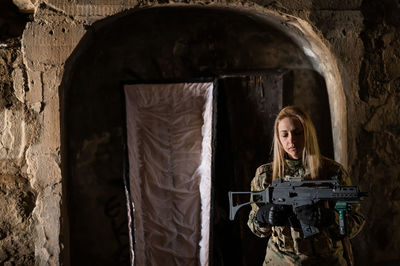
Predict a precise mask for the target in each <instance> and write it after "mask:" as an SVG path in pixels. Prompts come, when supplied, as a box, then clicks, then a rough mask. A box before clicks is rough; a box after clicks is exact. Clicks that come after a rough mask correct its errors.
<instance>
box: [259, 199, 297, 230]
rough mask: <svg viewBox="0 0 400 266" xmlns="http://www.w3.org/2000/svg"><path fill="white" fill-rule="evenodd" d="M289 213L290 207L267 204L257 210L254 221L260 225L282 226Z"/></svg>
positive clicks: (286, 221) (286, 220)
mask: <svg viewBox="0 0 400 266" xmlns="http://www.w3.org/2000/svg"><path fill="white" fill-rule="evenodd" d="M291 213H292V211H291V206H286V205H277V204H271V203H268V204H265V205H263V206H261V207H260V208H259V209H258V212H257V215H256V219H257V222H258V223H259V224H260V225H266V224H270V225H273V226H284V225H286V224H288V218H289V216H290V215H291Z"/></svg>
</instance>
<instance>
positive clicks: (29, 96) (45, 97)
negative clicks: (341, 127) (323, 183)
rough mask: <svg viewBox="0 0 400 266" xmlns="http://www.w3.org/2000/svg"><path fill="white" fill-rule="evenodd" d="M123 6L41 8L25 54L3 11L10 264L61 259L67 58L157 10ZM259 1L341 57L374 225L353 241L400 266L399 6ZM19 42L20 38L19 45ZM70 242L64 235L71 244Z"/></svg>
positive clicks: (361, 180) (54, 4)
mask: <svg viewBox="0 0 400 266" xmlns="http://www.w3.org/2000/svg"><path fill="white" fill-rule="evenodd" d="M121 2H122V1H117V0H115V1H106V0H103V1H100V0H99V1H96V3H93V1H89V0H87V1H86V0H76V1H67V0H65V1H63V0H48V1H45V0H42V1H38V3H36V7H37V9H36V13H35V17H34V20H33V22H32V23H29V24H28V26H27V28H26V29H25V32H24V35H23V37H22V44H23V45H22V49H21V48H20V42H19V40H20V39H18V36H20V35H18V34H14V35H13V34H10V33H11V32H18V31H20V30H21V26H18V25H22V27H23V26H24V24H25V21H24V20H23V19H22V23H21V21H20V20H19V21H18V23H8V22H10V21H12V22H14V21H13V19H14V18H13V16H14V15H7V16H5V15H4V12H1V16H0V25H8V26H7V27H8V29H7V27H0V29H1V30H0V35H2V36H6V37H5V38H3V39H2V40H1V42H0V74H1V77H0V93H1V96H2V97H1V100H0V117H1V119H0V120H1V123H0V126H1V128H2V129H3V130H2V131H1V133H0V134H1V143H0V144H1V147H0V158H1V160H0V163H1V166H2V167H1V169H0V171H1V175H0V176H1V178H0V185H1V193H3V195H5V196H4V197H2V200H1V201H0V208H3V209H4V208H6V209H7V210H9V211H8V212H7V215H4V216H2V217H1V218H0V229H1V230H0V244H1V245H0V246H1V249H0V263H6V262H7V261H9V262H10V263H11V261H14V263H15V264H28V265H29V264H33V259H32V258H33V256H35V257H36V258H35V261H36V263H37V264H39V265H45V264H52V263H54V264H58V262H59V255H60V250H61V245H60V238H59V237H60V233H61V232H60V230H61V229H60V217H61V207H60V204H61V196H62V186H61V184H62V183H61V182H62V178H61V176H62V172H61V166H62V164H61V154H60V152H61V147H62V143H61V138H60V117H59V109H60V105H59V98H58V97H59V94H58V88H59V85H60V82H61V79H62V78H63V74H64V64H65V60H66V59H67V58H68V57H69V55H70V53H71V51H72V50H73V49H74V48H75V47H76V45H77V44H78V42H79V41H80V39H81V37H82V36H83V35H84V34H85V32H86V31H87V29H88V28H90V25H92V23H93V22H95V21H98V20H100V19H103V18H106V17H107V16H110V15H113V14H117V13H119V12H122V11H124V10H126V9H129V8H133V7H135V6H137V5H141V6H145V5H153V4H155V3H156V1H138V2H137V1H133V0H132V1H123V4H121ZM161 2H162V4H164V5H168V4H172V1H171V3H169V2H168V1H160V3H161ZM183 2H184V1H183ZM193 3H194V1H193V2H191V3H185V4H187V5H190V4H193ZM197 3H201V1H197ZM203 3H208V4H210V3H211V4H212V2H211V1H204V2H203ZM254 3H255V4H256V5H258V6H260V7H265V8H266V9H272V10H277V11H280V12H284V13H288V14H291V15H294V16H297V17H300V18H302V19H304V20H305V21H307V22H309V23H310V24H312V25H313V26H314V29H315V31H316V32H317V33H318V34H320V36H321V38H323V40H324V42H325V43H326V44H327V45H328V46H329V47H330V48H331V50H332V51H333V53H334V54H335V55H336V57H337V59H338V62H339V67H340V70H341V73H342V77H343V81H344V86H345V93H346V97H347V99H346V100H347V102H348V105H347V108H348V121H347V122H348V130H349V136H348V141H349V165H350V168H349V170H350V173H351V176H352V179H353V182H355V183H357V184H359V185H360V186H361V188H362V189H363V190H368V191H369V193H370V196H369V198H368V199H367V200H366V201H365V203H364V204H363V206H362V210H363V211H364V213H365V214H366V215H367V218H368V223H367V225H366V227H365V229H364V231H363V232H362V234H361V235H360V236H358V237H357V238H356V239H354V240H353V244H354V247H355V254H356V259H357V261H358V263H359V264H360V265H365V264H374V263H375V264H379V263H385V264H387V265H390V264H392V265H395V264H396V263H397V264H398V263H399V260H400V258H399V254H400V247H399V243H400V242H399V240H400V229H399V225H398V223H399V221H400V219H399V218H400V217H399V213H400V197H399V196H398V194H399V190H400V187H399V177H400V170H399V169H400V167H399V164H400V159H399V150H400V140H399V133H400V130H399V128H400V127H399V119H398V114H399V111H400V110H399V104H398V102H399V98H400V97H399V96H400V95H399V93H400V91H399V86H400V84H399V83H400V82H399V76H400V70H399V57H400V55H399V54H400V51H399V48H398V47H400V46H399V39H400V38H399V34H400V30H399V15H398V14H399V12H400V11H399V3H398V1H395V0H384V1H375V0H364V1H362V0H353V1H324V0H295V1H293V0H278V1H277V0H274V1H272V0H256V1H254ZM220 4H223V3H220ZM227 5H231V6H234V5H233V4H232V3H231V4H227ZM3 10H5V9H2V11H3ZM1 23H3V24H1ZM4 23H5V24H4ZM6 29H7V30H6ZM14 30H15V31H14ZM19 34H20V33H19ZM13 37H17V39H16V40H11V39H12V38H13ZM64 78H65V77H64ZM67 78H68V77H67ZM62 96H63V95H61V97H62ZM64 185H65V184H64ZM64 187H65V186H64ZM3 188H4V189H3ZM4 202H5V203H4ZM6 204H7V205H6ZM64 238H65V235H61V240H64ZM16 243H18V244H16ZM15 245H22V246H23V247H22V246H21V247H19V248H15V247H16V246H15ZM33 253H35V254H33Z"/></svg>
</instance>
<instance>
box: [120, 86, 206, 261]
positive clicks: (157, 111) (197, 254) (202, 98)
mask: <svg viewBox="0 0 400 266" xmlns="http://www.w3.org/2000/svg"><path fill="white" fill-rule="evenodd" d="M212 89H213V84H212V83H177V84H135V85H125V87H124V90H125V99H126V119H127V142H128V154H129V183H130V193H131V200H132V206H133V209H134V229H135V230H134V233H133V234H134V237H133V239H134V257H135V263H136V265H138V266H142V265H143V266H144V265H208V250H209V224H210V219H209V214H210V186H211V181H210V180H211V120H212Z"/></svg>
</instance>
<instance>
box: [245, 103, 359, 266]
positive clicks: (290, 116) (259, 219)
mask: <svg viewBox="0 0 400 266" xmlns="http://www.w3.org/2000/svg"><path fill="white" fill-rule="evenodd" d="M335 176H336V177H337V179H338V182H339V183H340V184H341V185H346V186H350V185H351V182H350V179H349V177H348V175H347V173H346V171H345V170H344V168H343V167H342V166H341V165H340V164H339V163H337V162H335V161H333V160H330V159H328V158H326V157H323V156H321V154H320V152H319V147H318V142H317V137H316V132H315V128H314V125H313V123H312V122H311V120H310V118H309V116H308V115H307V114H306V113H305V112H304V111H302V110H301V109H300V108H298V107H294V106H288V107H286V108H284V109H282V110H281V112H280V113H279V114H278V116H277V118H276V120H275V125H274V160H273V162H272V163H269V164H265V165H262V166H260V167H259V168H258V169H257V171H256V175H255V177H254V179H253V181H252V182H251V190H252V191H260V190H264V189H266V188H267V187H268V186H269V185H270V184H271V182H272V180H273V179H275V178H278V177H279V178H282V179H283V180H284V181H296V180H297V181H299V180H318V179H319V180H326V179H331V178H333V177H335ZM295 213H296V214H294V212H293V210H292V208H291V206H282V205H274V204H266V205H263V206H260V207H259V206H257V205H256V204H252V210H251V212H250V215H249V221H248V226H249V227H250V229H251V231H252V232H253V233H254V234H256V235H257V236H259V237H270V239H269V241H268V246H267V254H266V256H265V260H264V264H263V265H274V266H276V265H353V257H352V252H351V246H350V242H349V239H350V238H352V237H354V236H355V235H357V234H358V232H360V230H361V229H362V227H363V225H364V218H363V216H362V215H361V214H360V213H359V205H353V210H352V211H349V212H348V217H347V236H346V237H343V236H342V235H340V233H339V225H338V220H339V218H338V214H337V212H335V210H334V203H328V202H319V203H318V204H316V205H308V206H305V207H302V208H298V209H296V211H295ZM299 221H301V222H303V223H304V224H307V225H313V226H316V227H317V228H318V229H319V233H318V234H316V235H313V236H311V237H308V238H304V237H303V234H302V230H301V229H300V226H299V224H300V223H299Z"/></svg>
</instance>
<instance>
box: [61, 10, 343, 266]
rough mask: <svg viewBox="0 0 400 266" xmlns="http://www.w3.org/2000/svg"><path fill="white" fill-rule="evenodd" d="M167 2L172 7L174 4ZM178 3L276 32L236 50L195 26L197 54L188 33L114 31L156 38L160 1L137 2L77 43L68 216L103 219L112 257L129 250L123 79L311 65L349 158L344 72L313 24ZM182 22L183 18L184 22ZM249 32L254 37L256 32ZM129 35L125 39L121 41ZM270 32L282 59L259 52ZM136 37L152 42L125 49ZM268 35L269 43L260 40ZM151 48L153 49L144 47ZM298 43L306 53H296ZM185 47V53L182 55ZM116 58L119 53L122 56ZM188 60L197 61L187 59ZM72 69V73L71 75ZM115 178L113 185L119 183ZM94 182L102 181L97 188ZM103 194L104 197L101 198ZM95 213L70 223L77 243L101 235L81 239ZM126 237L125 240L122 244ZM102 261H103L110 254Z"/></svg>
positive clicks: (68, 91) (69, 125) (69, 102)
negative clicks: (164, 36) (162, 39)
mask: <svg viewBox="0 0 400 266" xmlns="http://www.w3.org/2000/svg"><path fill="white" fill-rule="evenodd" d="M165 8H170V10H173V7H171V6H169V7H165ZM174 8H176V9H175V12H177V10H180V12H185V14H187V13H190V12H199V10H201V12H203V13H201V14H207V16H211V15H210V14H211V13H212V12H214V14H224V15H230V16H232V17H236V18H237V17H240V18H241V19H242V21H245V22H246V23H249V24H248V28H247V29H250V28H252V26H254V28H255V29H258V30H260V31H261V30H262V29H264V31H265V28H268V31H270V32H272V33H270V35H268V36H264V37H265V38H266V39H264V40H263V39H262V38H261V40H258V41H257V42H255V45H254V46H251V44H250V42H249V43H248V44H247V45H248V46H245V47H247V50H246V49H245V50H240V49H239V54H235V53H234V52H235V50H234V49H236V48H239V45H238V46H237V47H235V46H234V44H232V43H231V45H233V48H234V49H232V50H229V49H228V50H226V49H225V50H224V49H223V47H224V46H223V45H224V43H220V44H218V43H217V44H215V43H212V42H209V40H207V38H202V37H198V36H196V35H195V34H196V33H194V32H193V33H192V34H193V35H192V36H194V37H193V38H192V39H189V41H191V42H190V43H189V44H190V45H195V47H196V48H197V49H196V50H197V51H199V50H200V51H203V54H202V53H201V52H199V53H198V54H197V55H196V54H191V50H190V49H185V46H187V45H188V39H185V38H183V39H179V38H178V37H175V38H174V42H173V43H171V44H170V46H168V45H165V43H164V44H163V45H164V46H157V45H155V44H156V43H155V42H154V43H152V42H149V40H150V39H151V38H149V37H147V38H137V39H135V38H133V39H129V38H128V39H127V38H125V39H124V38H120V39H119V38H116V36H117V35H116V33H115V30H116V29H117V28H116V26H117V27H118V26H120V28H119V29H122V30H124V29H125V30H126V34H128V32H129V30H130V32H134V33H140V34H141V33H143V34H144V33H145V34H150V35H145V36H151V37H152V38H157V35H158V34H159V33H160V32H161V31H155V32H153V33H152V32H151V29H153V28H154V27H149V26H151V25H146V23H149V20H146V19H145V18H149V17H151V16H153V21H155V22H157V21H158V23H163V21H162V20H160V16H161V17H162V14H163V13H162V12H163V11H162V9H163V7H154V8H149V9H142V10H133V11H132V13H129V14H123V15H117V16H116V17H114V18H111V19H105V20H103V21H100V22H98V23H96V24H94V26H93V28H92V30H90V31H89V32H88V33H87V34H86V35H85V36H84V38H83V39H82V40H81V42H80V44H79V45H78V46H77V47H76V49H75V51H74V53H73V54H72V56H71V57H70V59H69V60H67V65H66V72H65V74H64V75H65V76H64V77H65V79H64V81H63V84H62V86H61V88H62V89H63V90H64V93H65V96H66V97H65V105H64V108H65V109H64V110H63V112H64V115H65V120H64V121H62V123H63V122H64V123H66V127H65V128H64V129H65V130H66V132H67V138H68V139H67V143H68V146H67V147H66V149H67V154H68V157H67V158H68V165H67V168H68V178H69V187H68V191H69V193H70V195H72V197H73V199H72V201H75V202H74V203H73V204H72V205H70V210H69V211H70V212H69V215H70V217H80V216H81V215H82V214H84V213H85V210H87V211H89V213H90V215H91V217H92V218H95V220H96V222H97V223H98V224H97V225H96V226H99V227H101V228H102V229H101V230H103V231H102V232H105V234H108V236H105V239H106V238H117V239H118V241H117V242H116V243H114V244H115V245H114V244H113V245H114V246H112V248H113V249H115V250H114V251H112V252H113V254H112V256H114V257H113V258H112V259H119V258H121V257H120V255H121V254H120V252H125V251H124V250H125V249H126V246H124V243H125V242H123V241H125V240H127V239H126V238H125V240H122V238H124V234H125V233H126V232H124V231H123V230H122V231H118V228H121V225H123V224H124V222H125V221H124V220H123V219H122V218H121V217H122V216H123V214H124V210H125V209H124V199H123V193H122V194H121V191H120V190H119V189H118V187H119V188H121V187H122V186H121V184H119V183H118V182H119V181H122V180H120V179H119V176H121V171H122V168H121V164H122V161H121V158H122V157H121V158H120V157H118V156H113V155H115V154H122V152H121V151H122V150H121V147H120V146H119V145H120V142H121V138H122V135H123V134H122V132H121V130H122V129H123V123H124V121H123V120H122V116H121V109H120V108H121V102H120V101H121V99H120V91H119V90H120V84H121V82H123V81H124V80H140V81H149V80H158V81H159V80H171V79H172V80H174V79H187V78H199V77H209V76H217V75H224V74H229V73H231V72H237V71H241V70H243V69H244V70H245V71H248V70H249V69H251V68H252V67H253V68H254V66H255V63H256V67H255V68H256V69H261V70H262V69H264V70H265V69H275V68H287V67H289V68H310V69H314V70H315V71H316V72H318V73H319V74H320V75H321V76H323V77H324V79H325V83H326V88H327V91H328V97H329V102H330V111H331V118H332V125H333V126H332V131H333V142H334V151H335V157H336V159H337V160H338V161H340V162H342V163H343V164H345V165H346V164H347V155H346V150H347V141H346V128H347V127H346V107H345V98H344V92H343V86H342V84H341V79H340V73H339V70H338V67H337V65H336V63H335V60H334V57H333V56H332V54H331V53H330V51H329V49H328V48H327V47H326V46H325V45H324V43H323V41H322V40H321V39H320V38H319V37H318V36H317V34H315V32H314V31H313V30H312V28H311V26H310V25H308V24H307V23H306V22H305V21H302V20H300V19H297V18H294V17H290V16H287V15H284V14H280V13H277V12H272V11H268V10H263V9H257V8H256V9H255V8H244V7H226V6H214V7H213V8H204V7H199V6H196V7H188V6H185V7H182V6H176V7H174ZM154 14H156V15H154ZM160 14H161V15H160ZM164 15H165V14H164ZM146 16H147V17H146ZM137 17H139V18H142V19H137V20H134V21H135V23H139V26H138V24H135V23H133V22H132V20H129V19H128V18H131V19H132V18H137ZM215 18H216V17H215ZM225 19H227V18H225ZM210 21H211V22H210V25H212V27H210V26H209V27H208V28H206V29H205V30H204V32H212V30H213V27H216V25H217V24H218V23H216V22H215V20H210ZM140 23H142V24H140ZM213 23H214V24H213ZM238 24H239V23H238ZM160 25H161V24H160ZM174 25H176V24H174ZM249 25H252V26H249ZM184 26H185V25H182V27H184ZM124 27H125V28H124ZM135 27H136V28H135ZM140 27H143V31H135V29H136V30H138V29H140ZM159 28H162V27H159ZM198 29H202V26H198ZM225 29H226V30H227V32H228V33H230V34H232V36H234V34H236V33H234V32H233V28H229V27H228V28H225ZM229 31H232V32H229ZM217 33H218V32H217V31H216V32H214V35H215V36H217ZM140 34H139V36H140ZM174 34H175V36H179V34H180V32H175V33H174ZM249 36H250V37H251V34H249ZM271 36H272V37H273V38H271ZM288 36H289V37H288ZM203 37H204V36H203ZM250 37H249V38H250ZM227 38H229V36H228V37H227ZM127 40H128V42H127V43H124V41H127ZM129 40H130V41H129ZM250 40H251V39H250ZM266 40H270V41H271V42H273V41H275V42H277V43H280V44H284V45H282V46H281V47H280V49H286V50H285V51H286V52H288V53H289V56H286V55H285V56H286V57H285V56H284V55H280V56H281V57H279V60H275V61H273V63H271V62H268V60H267V59H270V58H264V60H263V59H262V58H261V60H260V58H259V54H268V52H270V51H272V50H271V49H272V48H271V47H272V46H268V45H265V44H266V43H267V42H266ZM277 40H278V41H277ZM132 41H136V44H137V45H138V46H137V47H136V48H143V47H145V46H146V47H150V48H149V50H146V49H144V50H141V51H142V52H138V53H135V54H134V55H133V56H132V54H130V53H129V50H127V49H120V48H122V47H125V46H126V45H127V44H132V43H133V42H132ZM263 43H264V46H263V45H262V44H263ZM172 44H173V45H172ZM219 45H220V46H219ZM285 45H286V46H285ZM296 45H297V47H296ZM160 47H161V48H160ZM165 47H167V48H165ZM249 47H251V48H252V49H253V48H254V49H255V51H257V52H258V54H257V53H256V52H255V55H251V54H250V53H248V51H250V50H251V49H249ZM299 47H300V48H299ZM168 48H171V50H168ZM268 49H270V50H268ZM291 49H293V50H291ZM150 50H152V52H151V51H150ZM193 50H194V49H193ZM143 51H144V53H143ZM146 51H147V52H148V53H149V54H146ZM166 51H167V52H166ZM299 51H300V52H302V53H299ZM151 53H153V55H152V54H151ZM185 53H188V54H185ZM291 53H292V54H291ZM165 54H167V56H165ZM127 55H128V56H127ZM182 55H184V56H183V57H182ZM221 55H223V56H221ZM232 55H238V58H239V63H237V62H235V61H230V60H231V59H232ZM146 56H149V57H148V58H149V59H151V60H147V57H146ZM251 56H253V57H251ZM274 56H275V55H274ZM290 56H292V57H293V58H298V59H299V58H300V59H299V61H300V63H293V62H290V60H288V58H290ZM189 58H190V59H189ZM249 58H250V59H249ZM118 60H121V61H120V62H119V63H117V61H118ZM185 60H192V61H190V62H189V63H188V62H187V61H185ZM204 60H205V61H204ZM246 60H248V61H246ZM257 60H259V61H257ZM110 62H111V63H110ZM171 62H172V63H171ZM204 62H206V63H204ZM257 64H258V65H257ZM116 66H117V67H116ZM238 66H239V67H238ZM143 68H144V69H145V70H143ZM177 73H178V74H177ZM106 74H107V75H108V76H106ZM67 77H68V80H66V78H67ZM104 106H107V107H108V106H111V107H114V108H115V110H110V108H104ZM77 119H82V121H84V125H82V124H80V125H76V124H75V121H77ZM109 169H113V170H109ZM118 180H119V181H118ZM115 184H116V186H114V185H115ZM96 186H98V187H97V188H96V189H95V187H96ZM89 187H90V188H93V190H90V189H88V188H89ZM94 190H97V191H99V193H98V194H96V193H93V194H89V193H87V192H88V191H92V192H93V191H94ZM72 191H75V192H76V193H77V194H79V195H81V196H79V197H76V198H74V195H77V194H73V193H74V192H72ZM104 191H106V193H107V195H106V194H103V192H104ZM110 191H111V192H112V193H110ZM113 193H114V194H113ZM82 195H83V196H82ZM104 195H106V196H104ZM87 196H88V197H87ZM82 202H88V203H89V204H88V206H87V207H88V208H86V209H85V208H83V209H82V212H79V211H78V212H71V210H74V204H75V205H76V204H79V205H80V206H82ZM99 202H100V204H98V203H99ZM99 213H101V215H100V216H99V217H97V216H96V215H98V214H99ZM71 214H73V215H71ZM92 218H90V219H89V220H88V221H87V223H86V224H85V222H83V220H75V221H74V220H71V221H70V225H72V226H70V228H71V230H72V231H71V233H72V235H71V236H72V239H71V242H72V243H79V242H80V243H82V244H84V243H85V241H89V242H90V241H92V240H91V239H96V238H97V239H99V238H100V235H99V234H98V233H96V231H92V232H91V233H90V234H91V236H90V239H89V240H88V239H83V238H82V237H81V235H79V234H77V233H78V232H79V230H86V229H88V228H89V227H90V226H89V225H90V223H91V222H93V220H91V219H92ZM72 219H75V218H72ZM74 226H75V227H74ZM96 226H94V227H93V228H95V227H96ZM107 227H109V231H107V229H106V228H107ZM74 228H75V229H77V230H78V231H73V230H75V229H74ZM91 229H92V228H91ZM99 230H100V229H99ZM119 237H121V238H119ZM119 241H122V242H123V243H122V242H119ZM121 243H122V245H120V244H121ZM102 244H103V241H99V242H97V243H95V245H97V246H98V247H97V248H98V249H101V248H102ZM71 246H72V244H71ZM73 252H76V251H73ZM73 252H72V254H73ZM76 254H77V255H76V256H81V254H78V253H76ZM73 256H74V255H73ZM122 259H123V258H122ZM72 262H74V260H73V261H72ZM104 262H105V263H106V261H104Z"/></svg>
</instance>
